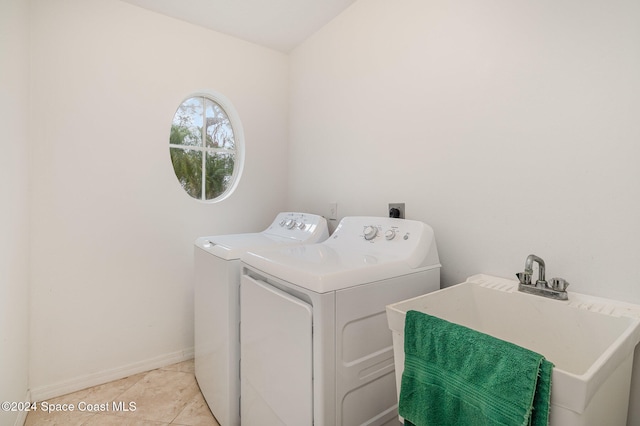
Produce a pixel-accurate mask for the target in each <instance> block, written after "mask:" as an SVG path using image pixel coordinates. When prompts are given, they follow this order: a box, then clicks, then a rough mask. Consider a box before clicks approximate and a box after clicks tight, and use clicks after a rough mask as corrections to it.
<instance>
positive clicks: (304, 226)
mask: <svg viewBox="0 0 640 426" xmlns="http://www.w3.org/2000/svg"><path fill="white" fill-rule="evenodd" d="M306 226H307V225H305V224H304V222H300V223H299V224H298V229H302V230H304V228H306Z"/></svg>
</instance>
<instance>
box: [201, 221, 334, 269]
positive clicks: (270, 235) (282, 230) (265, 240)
mask: <svg viewBox="0 0 640 426" xmlns="http://www.w3.org/2000/svg"><path fill="white" fill-rule="evenodd" d="M328 236H329V230H328V227H327V221H326V219H325V218H323V217H322V216H318V215H314V214H309V213H296V212H282V213H279V214H278V215H277V216H276V218H275V219H274V220H273V222H272V223H271V225H270V226H269V227H268V228H267V229H265V230H264V231H262V232H254V233H246V234H227V235H215V236H210V237H200V238H198V239H197V240H196V241H195V246H196V247H199V248H201V249H202V250H205V251H207V252H209V253H211V254H213V255H215V256H217V257H219V258H221V259H224V260H236V259H240V257H241V256H242V254H244V253H245V252H246V251H248V250H251V249H257V248H261V247H267V246H269V247H278V246H282V245H287V244H303V243H308V244H313V243H318V242H320V241H324V240H325V239H326V238H327V237H328Z"/></svg>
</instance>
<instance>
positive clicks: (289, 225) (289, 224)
mask: <svg viewBox="0 0 640 426" xmlns="http://www.w3.org/2000/svg"><path fill="white" fill-rule="evenodd" d="M284 226H285V227H286V228H287V229H293V227H294V226H296V221H295V220H293V219H288V220H287V222H286V223H285V224H284Z"/></svg>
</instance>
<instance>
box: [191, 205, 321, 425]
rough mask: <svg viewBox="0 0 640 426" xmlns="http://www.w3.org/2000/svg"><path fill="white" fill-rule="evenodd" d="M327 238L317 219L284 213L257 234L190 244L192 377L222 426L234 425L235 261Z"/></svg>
mask: <svg viewBox="0 0 640 426" xmlns="http://www.w3.org/2000/svg"><path fill="white" fill-rule="evenodd" d="M328 236H329V231H328V228H327V222H326V220H325V219H324V218H323V217H321V216H317V215H312V214H306V213H292V212H288V213H280V214H278V215H277V216H276V218H275V220H274V221H273V223H272V224H271V226H269V227H268V228H267V229H265V230H264V231H263V232H258V233H251V234H234V235H218V236H213V237H202V238H198V239H197V240H196V242H195V249H194V250H195V253H194V262H195V265H194V266H195V288H194V295H195V300H194V311H195V336H194V337H195V374H196V379H197V380H198V385H199V386H200V389H201V390H202V394H203V395H204V398H205V400H206V401H207V404H208V405H209V408H210V409H211V412H212V413H213V414H214V416H215V417H216V419H217V420H218V422H219V423H220V424H221V425H222V426H231V425H239V424H240V403H239V399H240V372H239V368H240V366H239V363H240V347H239V345H240V336H239V332H240V331H239V329H240V326H239V322H240V307H239V303H240V294H239V291H240V290H239V286H240V256H241V255H242V254H243V253H245V252H246V251H247V250H249V249H255V248H259V247H276V246H293V245H299V244H303V243H315V242H320V241H323V240H325V239H326V238H327V237H328Z"/></svg>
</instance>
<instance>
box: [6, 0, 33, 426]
mask: <svg viewBox="0 0 640 426" xmlns="http://www.w3.org/2000/svg"><path fill="white" fill-rule="evenodd" d="M28 47H29V26H28V5H27V2H26V1H23V0H10V1H2V2H1V3H0V64H2V65H0V93H2V95H0V128H1V129H2V133H1V135H2V136H0V150H1V154H0V200H1V202H0V205H1V207H0V401H15V402H17V401H25V400H27V397H28V395H27V380H28V359H29V347H28V343H29V340H28V335H29V311H28V295H29V286H28V284H29V282H28V276H29V274H28V271H29V269H28V265H29V262H28V258H29V256H28V255H29V246H28V241H29V223H28V218H29V211H28V207H29V199H28V191H29V175H28V161H29V159H28V158H29V157H28V156H29V149H28V148H29V144H28V125H27V117H28V113H29V109H28V108H29V53H28V52H29V48H28ZM18 415H19V413H18V412H6V411H0V425H12V424H14V423H16V422H19V421H20V420H18Z"/></svg>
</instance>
